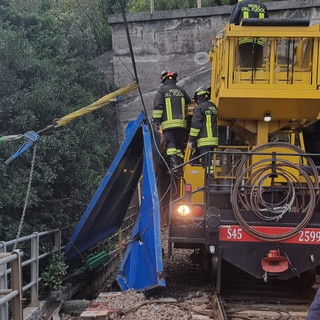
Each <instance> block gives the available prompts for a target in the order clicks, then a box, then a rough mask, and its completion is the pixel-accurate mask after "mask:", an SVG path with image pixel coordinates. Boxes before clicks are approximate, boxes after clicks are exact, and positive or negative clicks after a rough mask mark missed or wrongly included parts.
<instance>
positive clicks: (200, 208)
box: [193, 206, 202, 216]
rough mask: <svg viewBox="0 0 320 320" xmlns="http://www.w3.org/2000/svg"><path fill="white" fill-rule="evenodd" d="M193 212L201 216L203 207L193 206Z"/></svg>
mask: <svg viewBox="0 0 320 320" xmlns="http://www.w3.org/2000/svg"><path fill="white" fill-rule="evenodd" d="M193 214H194V215H195V216H201V214H202V207H199V206H196V207H193Z"/></svg>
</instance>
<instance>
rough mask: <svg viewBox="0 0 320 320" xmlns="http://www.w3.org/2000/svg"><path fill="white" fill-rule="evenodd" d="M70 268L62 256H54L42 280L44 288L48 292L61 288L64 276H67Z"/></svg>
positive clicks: (43, 273)
mask: <svg viewBox="0 0 320 320" xmlns="http://www.w3.org/2000/svg"><path fill="white" fill-rule="evenodd" d="M67 269H68V266H67V265H66V263H65V262H64V257H63V255H62V254H56V255H53V256H52V258H51V260H50V262H49V264H48V266H47V267H46V269H45V271H43V272H42V274H41V278H42V283H43V286H44V287H45V288H46V289H47V290H48V291H52V290H57V289H59V288H61V286H62V281H63V278H64V276H65V275H66V274H67Z"/></svg>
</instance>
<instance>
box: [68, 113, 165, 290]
mask: <svg viewBox="0 0 320 320" xmlns="http://www.w3.org/2000/svg"><path fill="white" fill-rule="evenodd" d="M144 122H145V115H144V113H141V114H140V115H139V117H138V118H137V120H136V121H134V122H132V123H130V125H129V126H128V129H127V133H126V139H125V141H124V143H123V145H122V146H121V148H120V150H119V152H118V153H117V155H116V157H115V159H114V161H113V162H112V164H111V166H110V168H109V170H108V171H107V173H106V175H105V177H104V178H103V180H102V182H101V185H100V186H99V188H98V190H97V191H96V193H95V195H94V196H93V198H92V200H91V201H90V203H89V205H88V207H87V209H86V211H85V213H84V214H83V216H82V218H81V220H80V222H79V223H78V225H77V227H76V229H75V231H74V233H73V234H72V236H71V238H70V241H69V242H68V244H67V246H66V253H67V258H68V259H71V258H73V257H75V256H76V255H77V254H78V253H79V252H80V253H83V252H84V251H85V250H87V249H88V248H90V247H91V246H92V245H94V244H96V243H98V242H99V241H101V240H103V239H105V238H106V237H107V236H108V235H110V234H112V233H114V232H115V231H117V230H118V229H119V228H120V226H121V223H122V221H123V218H124V216H125V214H126V211H127V209H128V207H129V204H130V200H131V198H132V196H133V193H134V190H135V187H136V186H137V184H138V181H139V179H140V177H141V175H142V170H143V180H142V184H143V192H142V203H141V206H140V210H139V214H138V219H137V222H136V224H135V227H134V231H133V234H132V237H131V238H132V242H131V243H130V244H129V245H128V247H127V250H126V253H125V255H124V259H123V261H122V264H121V267H120V270H119V272H118V277H117V281H118V283H119V285H120V287H121V288H122V290H127V289H136V290H149V289H152V288H155V287H158V286H164V285H165V281H164V280H163V278H162V273H163V265H162V250H161V238H160V213H159V198H158V191H157V184H156V177H155V171H154V165H155V162H156V161H157V159H154V154H153V150H154V143H153V141H154V140H153V136H152V135H151V134H150V132H149V128H148V126H147V125H146V124H144ZM156 158H157V157H156Z"/></svg>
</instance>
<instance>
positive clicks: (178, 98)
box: [153, 71, 191, 167]
mask: <svg viewBox="0 0 320 320" xmlns="http://www.w3.org/2000/svg"><path fill="white" fill-rule="evenodd" d="M163 74H164V73H163ZM165 75H166V76H165V78H164V76H162V79H161V80H162V82H163V86H162V87H161V88H160V89H159V91H158V93H157V95H156V97H155V100H154V110H153V121H154V122H155V123H156V124H159V123H161V127H162V131H163V135H164V138H165V141H166V143H167V155H168V157H169V158H170V165H171V167H175V166H177V165H178V164H179V163H180V162H182V161H183V153H182V150H183V143H184V137H185V128H186V126H187V122H186V108H185V106H186V104H188V103H190V102H191V99H190V97H189V96H188V94H187V93H186V91H185V90H184V89H182V88H181V87H179V86H177V85H176V74H175V73H172V72H170V71H167V72H166V73H165Z"/></svg>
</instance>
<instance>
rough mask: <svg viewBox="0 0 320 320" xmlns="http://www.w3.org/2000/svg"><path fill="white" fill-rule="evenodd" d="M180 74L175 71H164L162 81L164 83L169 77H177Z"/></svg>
mask: <svg viewBox="0 0 320 320" xmlns="http://www.w3.org/2000/svg"><path fill="white" fill-rule="evenodd" d="M177 76H178V74H177V73H176V72H173V71H162V72H161V82H162V83H163V82H164V80H165V79H166V78H168V77H172V78H174V79H177Z"/></svg>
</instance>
